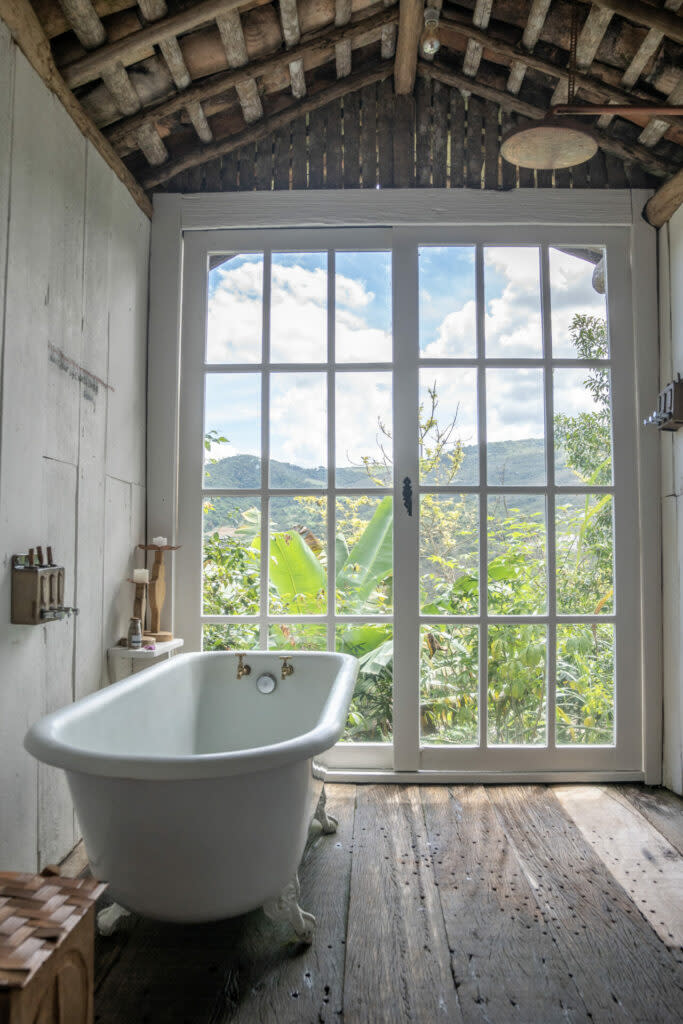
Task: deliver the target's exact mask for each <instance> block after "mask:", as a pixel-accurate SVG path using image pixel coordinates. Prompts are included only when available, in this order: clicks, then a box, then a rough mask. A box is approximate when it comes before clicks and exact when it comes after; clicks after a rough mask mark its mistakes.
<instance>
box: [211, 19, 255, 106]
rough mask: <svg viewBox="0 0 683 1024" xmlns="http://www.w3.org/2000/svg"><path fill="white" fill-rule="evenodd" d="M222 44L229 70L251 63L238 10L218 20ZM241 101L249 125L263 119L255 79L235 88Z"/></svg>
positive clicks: (250, 79)
mask: <svg viewBox="0 0 683 1024" xmlns="http://www.w3.org/2000/svg"><path fill="white" fill-rule="evenodd" d="M216 24H217V25H218V31H219V32H220V36H221V42H222V44H223V49H224V50H225V57H226V60H227V62H228V67H229V68H243V67H246V65H247V64H248V63H249V56H248V54H247V43H246V40H245V38H244V29H243V28H242V19H241V17H240V13H239V11H237V10H234V11H227V12H226V13H225V14H221V15H220V17H218V18H216ZM235 88H236V90H237V98H238V99H239V101H240V106H241V108H242V114H243V116H244V120H245V121H246V123H247V124H252V123H253V122H254V121H259V120H260V119H261V118H262V117H263V104H262V103H261V97H260V95H259V91H258V85H257V84H256V79H255V78H248V79H246V81H244V82H240V83H239V84H238V85H236V86H235Z"/></svg>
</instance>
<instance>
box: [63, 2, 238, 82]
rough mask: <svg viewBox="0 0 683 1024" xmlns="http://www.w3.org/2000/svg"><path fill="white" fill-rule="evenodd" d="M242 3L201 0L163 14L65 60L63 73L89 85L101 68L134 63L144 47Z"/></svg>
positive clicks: (99, 74) (213, 18)
mask: <svg viewBox="0 0 683 1024" xmlns="http://www.w3.org/2000/svg"><path fill="white" fill-rule="evenodd" d="M241 6H244V0H202V3H199V4H196V5H195V6H194V7H189V8H188V9H187V10H185V11H181V12H180V13H179V14H173V15H170V16H169V17H167V18H160V19H159V21H155V22H152V24H151V25H146V26H145V28H142V29H140V31H139V32H132V33H131V34H130V35H129V36H124V38H123V39H117V40H116V41H115V42H113V43H108V44H107V46H101V47H100V48H99V49H97V50H94V51H93V52H92V53H88V54H86V56H85V57H80V58H79V59H78V60H75V61H72V62H71V63H70V64H66V65H65V66H64V67H63V68H61V73H62V77H63V78H64V81H65V82H66V84H67V85H68V86H70V88H72V89H75V88H77V86H79V85H86V84H87V83H88V82H93V81H94V80H95V79H96V78H100V77H101V75H102V71H103V70H104V69H105V68H107V67H109V66H110V65H112V64H116V63H117V62H120V63H121V64H123V65H124V67H125V66H127V65H128V64H133V63H135V61H136V60H138V59H139V54H140V51H141V50H143V51H144V50H146V49H148V48H149V47H150V46H155V45H159V44H161V43H162V42H163V41H164V40H165V39H174V38H177V37H178V36H180V35H182V34H183V33H184V32H190V31H191V30H192V29H193V28H198V26H199V25H205V24H206V23H207V22H210V21H214V20H215V19H216V18H217V17H219V16H220V15H221V14H224V13H225V12H227V11H232V10H233V9H235V8H236V7H241Z"/></svg>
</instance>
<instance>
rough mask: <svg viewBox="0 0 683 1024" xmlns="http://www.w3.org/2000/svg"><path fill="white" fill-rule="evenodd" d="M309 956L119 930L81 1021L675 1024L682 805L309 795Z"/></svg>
mask: <svg viewBox="0 0 683 1024" xmlns="http://www.w3.org/2000/svg"><path fill="white" fill-rule="evenodd" d="M327 792H328V809H329V810H330V812H331V813H333V814H335V815H336V816H337V817H338V818H339V829H338V832H337V834H336V835H332V836H322V835H317V836H316V837H314V838H313V839H312V841H311V842H310V844H309V847H308V849H307V852H306V855H305V857H304V861H303V864H302V868H301V871H300V878H301V889H302V905H303V906H304V908H305V909H307V910H309V911H311V912H312V913H314V914H315V915H316V917H317V919H318V926H317V932H316V938H315V940H314V943H313V945H312V946H311V947H308V948H307V947H302V946H300V945H297V944H296V943H295V941H294V940H293V936H292V934H291V933H290V932H289V931H288V928H287V927H286V926H284V925H275V924H273V923H272V922H270V921H268V920H267V919H266V918H265V916H264V915H263V914H262V912H261V911H256V912H254V913H252V914H249V915H246V916H245V917H242V918H238V919H235V920H232V921H225V922H219V923H217V924H211V925H203V926H192V927H185V926H180V925H162V924H157V923H155V922H151V921H147V920H143V919H138V918H135V917H132V918H130V919H128V920H127V922H126V923H125V925H123V926H122V929H121V931H120V933H119V934H117V935H115V936H113V937H111V938H98V939H97V943H96V993H95V1020H96V1021H97V1022H99V1024H325V1022H331V1021H334V1022H342V1024H385V1022H386V1024H432V1022H438V1021H445V1022H450V1021H453V1022H460V1021H464V1022H467V1024H516V1022H518V1024H537V1022H538V1024H554V1022H560V1021H562V1022H569V1024H576V1022H583V1021H586V1022H588V1021H590V1022H592V1024H612V1022H614V1024H617V1022H619V1024H627V1022H628V1024H631V1022H638V1024H669V1022H671V1024H680V1022H682V1021H683V953H682V950H681V943H683V857H682V855H681V845H680V840H681V836H682V835H683V801H681V800H680V799H679V798H677V797H674V796H673V795H672V794H670V793H665V792H664V791H663V790H649V789H647V788H646V787H642V786H620V787H617V786H604V785H602V786H557V787H546V786H497V787H492V786H487V787H483V786H394V785H386V786H357V787H356V786H346V785H345V786H328V787H327Z"/></svg>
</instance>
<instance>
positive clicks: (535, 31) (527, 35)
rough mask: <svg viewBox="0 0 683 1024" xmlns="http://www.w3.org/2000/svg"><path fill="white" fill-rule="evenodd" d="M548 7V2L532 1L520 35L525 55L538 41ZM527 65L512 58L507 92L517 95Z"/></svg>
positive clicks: (542, 0)
mask: <svg viewBox="0 0 683 1024" xmlns="http://www.w3.org/2000/svg"><path fill="white" fill-rule="evenodd" d="M549 7H550V0H533V2H532V4H531V10H530V11H529V17H528V18H527V23H526V26H525V28H524V34H523V35H522V42H521V46H522V49H523V50H526V52H527V53H531V51H532V50H533V48H534V46H535V45H536V43H537V42H538V40H539V37H540V35H541V32H542V31H543V26H544V25H545V19H546V15H547V13H548V8H549ZM526 69H527V64H526V61H524V60H521V59H518V58H516V57H515V58H514V59H513V61H512V64H511V65H510V76H509V78H508V82H507V90H508V92H514V93H515V94H517V93H518V92H519V90H520V89H521V87H522V82H523V81H524V75H525V74H526Z"/></svg>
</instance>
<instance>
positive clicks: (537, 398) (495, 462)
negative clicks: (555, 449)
mask: <svg viewBox="0 0 683 1024" xmlns="http://www.w3.org/2000/svg"><path fill="white" fill-rule="evenodd" d="M544 405H545V400H544V394H543V370H536V369H534V370H507V369H506V370H487V371H486V432H487V434H486V440H487V445H486V451H487V459H488V470H487V476H488V482H489V483H490V484H494V485H512V486H514V485H515V484H544V483H545V479H546V473H545V440H544V438H545V423H544V418H543V412H544Z"/></svg>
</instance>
